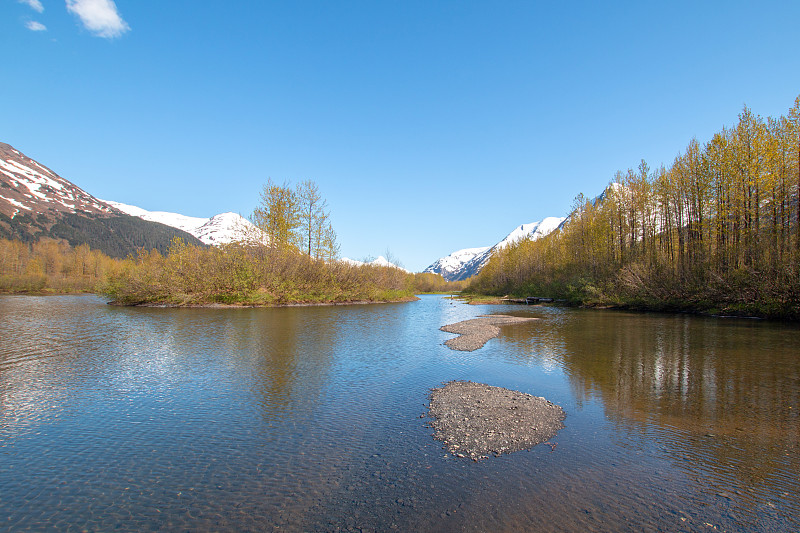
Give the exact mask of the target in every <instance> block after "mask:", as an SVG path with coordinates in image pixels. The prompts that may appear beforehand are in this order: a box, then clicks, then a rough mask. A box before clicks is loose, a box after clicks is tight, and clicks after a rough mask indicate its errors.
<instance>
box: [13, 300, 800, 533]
mask: <svg viewBox="0 0 800 533" xmlns="http://www.w3.org/2000/svg"><path fill="white" fill-rule="evenodd" d="M486 313H502V314H510V315H515V316H525V317H537V318H539V319H540V320H535V321H531V322H525V323H521V324H516V325H511V326H504V327H503V328H502V332H501V336H500V337H499V338H496V339H493V340H490V341H489V342H488V343H487V344H486V346H484V347H483V348H481V349H479V350H476V351H474V352H457V351H452V350H450V349H449V348H447V347H446V346H444V345H443V343H444V341H445V340H447V339H450V338H452V337H453V335H452V334H449V333H444V332H442V331H439V327H440V326H442V325H445V324H451V323H454V322H458V321H461V320H466V319H470V318H474V317H476V316H478V315H481V314H486ZM799 352H800V328H798V327H797V326H796V325H792V324H781V323H772V322H766V321H757V320H746V319H725V318H703V317H693V316H684V315H667V314H637V313H627V312H620V311H598V310H576V309H565V308H558V307H546V306H530V307H526V306H469V305H465V304H463V303H458V302H455V301H452V300H449V299H447V298H443V297H441V296H423V297H422V299H421V300H420V301H418V302H412V303H402V304H376V305H353V306H335V307H294V308H271V309H148V308H120V307H111V306H108V305H106V303H105V300H103V299H101V298H99V297H95V296H49V297H35V296H0V530H8V531H15V532H16V531H113V530H119V531H165V530H166V531H273V530H281V531H336V530H343V531H348V530H351V531H395V530H396V531H706V530H710V531H714V530H716V531H797V530H800V449H799V448H798V439H799V438H800V356H799V355H798V353H799ZM450 380H472V381H479V382H482V383H487V384H490V385H495V386H500V387H506V388H510V389H515V390H519V391H522V392H526V393H530V394H533V395H535V396H544V397H545V398H547V399H548V400H550V401H552V402H553V403H556V404H558V405H560V406H561V407H562V408H563V409H564V411H565V412H566V419H565V420H564V424H565V428H564V429H562V430H561V431H560V432H559V433H558V434H557V435H556V436H555V437H554V438H552V439H551V441H550V443H549V444H548V445H538V446H536V447H534V448H533V449H532V450H529V451H522V452H517V453H513V454H509V455H503V456H500V457H490V458H488V459H485V460H482V461H479V462H473V461H472V460H469V459H460V458H455V457H452V456H451V455H449V454H448V453H447V451H446V450H444V449H442V444H441V442H439V441H435V440H433V438H432V435H433V430H432V429H431V428H430V427H428V425H427V420H426V419H425V418H423V416H424V415H425V413H426V411H427V409H426V406H427V404H428V394H429V391H430V389H431V388H433V387H438V386H440V385H441V384H442V383H443V382H446V381H450Z"/></svg>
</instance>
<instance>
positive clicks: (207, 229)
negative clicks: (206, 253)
mask: <svg viewBox="0 0 800 533" xmlns="http://www.w3.org/2000/svg"><path fill="white" fill-rule="evenodd" d="M103 201H104V202H105V203H107V204H108V205H110V206H112V207H115V208H117V209H119V210H120V211H122V212H123V213H126V214H128V215H131V216H134V217H139V218H141V219H143V220H149V221H151V222H159V223H161V224H164V225H167V226H172V227H173V228H178V229H180V230H183V231H185V232H186V233H189V234H191V235H194V236H195V237H197V238H198V239H200V241H201V242H203V243H204V244H209V245H213V246H219V245H221V244H228V243H231V242H236V241H242V240H246V239H248V238H252V236H253V235H256V236H257V235H259V234H260V230H259V229H258V228H257V227H256V226H254V225H253V224H252V223H251V222H250V221H249V220H247V219H246V218H244V217H243V216H241V215H239V214H237V213H220V214H218V215H214V216H213V217H211V218H203V217H190V216H187V215H181V214H179V213H170V212H168V211H148V210H146V209H142V208H141V207H137V206H135V205H128V204H123V203H121V202H113V201H110V200H103ZM262 238H263V237H262Z"/></svg>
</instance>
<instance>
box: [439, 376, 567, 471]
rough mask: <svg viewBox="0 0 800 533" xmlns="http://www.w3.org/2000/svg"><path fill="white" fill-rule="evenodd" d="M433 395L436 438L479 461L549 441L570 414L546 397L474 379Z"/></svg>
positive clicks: (449, 385) (452, 450)
mask: <svg viewBox="0 0 800 533" xmlns="http://www.w3.org/2000/svg"><path fill="white" fill-rule="evenodd" d="M430 398H431V402H430V406H429V408H428V416H429V417H430V418H432V419H433V420H432V421H431V422H430V426H431V427H432V428H433V429H434V435H433V437H434V438H435V439H437V440H440V441H442V442H443V443H444V447H445V448H446V449H447V450H448V451H449V452H450V453H452V454H453V455H454V456H456V457H469V458H471V459H473V460H475V461H477V460H479V459H483V458H486V457H488V456H489V455H490V454H492V455H495V456H499V455H501V454H503V453H511V452H516V451H520V450H527V449H529V448H532V447H533V446H536V445H537V444H540V443H543V442H547V441H548V440H549V439H551V438H552V437H553V436H554V435H555V434H556V433H558V431H559V430H561V429H562V428H563V427H564V423H563V420H564V418H565V417H566V415H565V414H564V410H563V409H561V407H559V406H557V405H555V404H553V403H551V402H549V401H547V400H545V399H544V398H540V397H536V396H532V395H530V394H525V393H524V392H518V391H513V390H509V389H504V388H502V387H493V386H491V385H485V384H483V383H474V382H471V381H451V382H449V383H446V384H445V385H444V386H443V387H440V388H435V389H432V390H431V396H430ZM553 446H555V445H553Z"/></svg>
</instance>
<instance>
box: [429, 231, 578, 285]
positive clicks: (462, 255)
mask: <svg viewBox="0 0 800 533" xmlns="http://www.w3.org/2000/svg"><path fill="white" fill-rule="evenodd" d="M565 220H566V217H545V218H543V219H542V220H540V221H538V222H531V223H529V224H521V225H520V226H517V227H516V228H514V229H513V230H512V231H511V232H510V233H509V234H508V235H506V236H505V238H503V239H502V240H501V241H500V242H498V243H497V244H495V245H494V246H487V247H483V248H464V249H462V250H457V251H455V252H453V253H451V254H450V255H447V256H445V257H442V258H440V259H437V260H436V261H435V262H433V263H432V264H431V265H430V266H428V267H427V268H426V269H425V270H423V272H431V273H434V274H441V276H442V277H443V278H444V279H446V280H447V281H462V280H465V279H467V278H471V277H472V276H474V275H476V274H478V273H479V272H480V271H481V269H483V267H484V266H486V264H487V263H488V262H489V259H491V257H492V254H493V253H494V252H495V251H496V250H502V249H503V248H505V247H507V246H509V245H511V244H513V243H515V242H517V241H519V240H521V239H533V240H536V239H541V238H542V237H544V236H546V235H549V234H550V233H552V232H553V231H555V230H557V229H558V228H559V227H560V226H561V225H562V224H563V223H564V221H565Z"/></svg>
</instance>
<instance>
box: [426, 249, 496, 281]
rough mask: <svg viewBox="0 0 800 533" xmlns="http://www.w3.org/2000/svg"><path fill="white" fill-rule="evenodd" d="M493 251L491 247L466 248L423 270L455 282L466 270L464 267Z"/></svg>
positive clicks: (438, 260)
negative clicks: (477, 257)
mask: <svg viewBox="0 0 800 533" xmlns="http://www.w3.org/2000/svg"><path fill="white" fill-rule="evenodd" d="M490 249H491V246H481V247H479V248H464V249H463V250H458V251H455V252H453V253H452V254H450V255H448V256H447V257H442V258H441V259H437V260H436V262H435V263H433V264H432V265H431V266H429V267H428V268H426V269H425V270H423V272H429V273H433V274H441V275H442V277H443V278H444V279H446V280H454V279H456V278H457V277H458V273H459V271H460V270H461V269H463V268H464V265H465V264H467V263H469V262H470V261H472V260H473V259H474V258H475V257H476V256H479V255H481V254H483V253H485V252H487V251H489V250H490Z"/></svg>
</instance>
